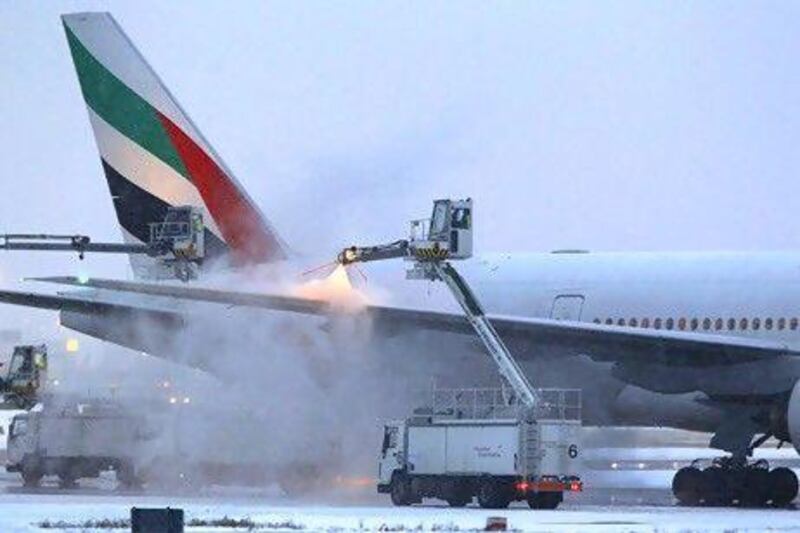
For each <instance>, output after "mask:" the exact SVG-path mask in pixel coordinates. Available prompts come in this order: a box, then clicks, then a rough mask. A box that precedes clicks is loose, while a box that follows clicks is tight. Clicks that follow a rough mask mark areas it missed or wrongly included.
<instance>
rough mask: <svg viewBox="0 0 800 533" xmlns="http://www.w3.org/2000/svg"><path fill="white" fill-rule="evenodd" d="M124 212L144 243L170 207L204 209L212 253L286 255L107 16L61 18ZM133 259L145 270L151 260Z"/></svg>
mask: <svg viewBox="0 0 800 533" xmlns="http://www.w3.org/2000/svg"><path fill="white" fill-rule="evenodd" d="M61 18H62V21H63V24H64V30H65V32H66V35H67V41H68V43H69V48H70V52H71V54H72V59H73V62H74V65H75V70H76V71H77V74H78V80H79V82H80V86H81V91H82V93H83V97H84V100H85V101H86V106H87V108H88V112H89V120H90V122H91V124H92V129H93V130H94V136H95V140H96V142H97V148H98V150H99V152H100V158H101V163H102V166H103V171H104V172H105V176H106V179H107V181H108V186H109V189H110V192H111V196H112V198H113V200H114V207H115V210H116V214H117V219H118V221H119V224H120V226H121V228H122V231H123V235H124V237H125V239H126V240H127V241H129V242H146V241H147V240H148V239H149V224H150V223H153V222H161V221H163V219H164V216H165V214H166V210H167V208H168V206H175V205H194V206H197V207H200V208H201V209H203V215H204V217H203V218H204V222H205V226H206V227H205V243H206V257H207V258H208V259H211V260H213V259H215V258H218V257H226V258H227V260H228V261H229V263H230V264H231V265H232V266H242V265H246V264H255V263H265V262H271V261H276V260H281V259H284V258H286V256H287V251H286V246H285V244H284V243H283V241H282V240H281V239H280V237H279V236H278V234H277V232H276V231H275V230H274V229H273V228H272V225H271V224H270V223H269V221H268V220H267V219H266V218H265V217H264V215H263V214H262V213H261V212H260V210H259V209H258V207H257V206H256V205H255V203H253V201H252V200H251V199H250V197H249V196H248V195H247V193H246V192H245V191H244V189H243V188H242V187H241V186H240V185H239V183H238V182H237V181H236V179H235V178H234V176H233V174H232V173H231V172H230V170H228V168H227V167H226V166H225V163H224V162H223V161H222V159H221V158H220V157H219V156H218V155H217V153H216V152H215V151H214V150H213V148H212V147H211V145H210V144H209V143H208V142H207V141H206V139H205V138H204V137H203V135H202V134H201V133H200V131H199V129H198V128H197V127H196V126H195V125H194V123H193V122H192V121H191V119H190V118H189V116H188V115H187V114H186V113H185V112H184V111H183V109H182V108H181V107H180V105H179V104H178V102H177V101H176V100H175V98H174V97H173V96H172V94H170V92H169V90H168V89H167V88H166V87H165V85H164V84H163V83H162V81H161V79H160V78H159V77H158V76H157V75H156V73H155V72H154V71H153V69H152V68H151V67H150V65H149V64H148V63H147V61H145V59H144V57H142V55H141V54H140V53H139V51H138V50H137V49H136V48H135V46H134V45H133V43H132V42H131V41H130V39H129V38H128V37H127V36H126V35H125V33H124V32H123V31H122V29H121V28H120V26H119V25H118V24H117V22H116V21H115V20H114V18H113V17H112V16H111V14H109V13H73V14H67V15H62V17H61ZM131 257H132V263H133V267H134V273H135V274H136V275H137V277H154V276H153V275H148V270H150V269H151V267H152V260H151V259H149V258H146V257H136V256H131Z"/></svg>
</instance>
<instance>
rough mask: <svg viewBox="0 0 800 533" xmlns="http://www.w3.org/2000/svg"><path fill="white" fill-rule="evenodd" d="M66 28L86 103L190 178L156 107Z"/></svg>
mask: <svg viewBox="0 0 800 533" xmlns="http://www.w3.org/2000/svg"><path fill="white" fill-rule="evenodd" d="M64 29H65V30H66V33H67V40H68V41H69V49H70V52H71V53H72V59H73V61H74V62H75V68H76V70H77V71H78V79H79V81H80V84H81V91H82V92H83V97H84V99H85V100H86V104H87V105H88V106H89V107H91V108H92V109H93V110H94V112H95V113H97V114H98V115H100V117H102V118H103V120H105V121H106V122H108V123H109V124H111V125H112V126H113V127H114V128H116V129H117V130H118V131H119V132H120V133H122V134H123V135H125V136H126V137H128V138H129V139H131V140H132V141H134V142H135V143H136V144H138V145H139V146H141V147H142V148H144V149H145V150H147V151H149V152H150V153H152V154H153V155H155V156H156V157H158V158H159V159H161V160H162V161H164V162H165V163H166V164H168V165H169V166H171V167H172V168H174V169H175V170H176V171H177V172H178V173H180V174H181V175H182V176H184V177H186V178H187V179H191V178H190V176H189V172H188V171H187V170H186V166H185V165H184V164H183V161H182V160H181V158H180V156H179V155H178V152H177V151H176V150H175V147H174V146H173V145H172V141H171V140H170V138H169V136H168V135H167V132H166V131H164V127H163V125H162V124H161V121H160V120H159V118H158V112H157V111H156V109H155V108H154V107H153V106H151V105H150V104H149V103H148V102H147V101H146V100H144V99H143V98H142V97H140V96H139V95H138V94H136V93H135V92H133V91H132V90H131V89H129V88H128V87H127V86H126V85H125V84H124V83H122V81H120V80H119V78H117V77H116V76H114V75H113V74H112V73H111V72H109V70H108V69H106V68H105V67H104V66H103V64H102V63H100V62H99V61H98V60H97V59H95V58H94V56H92V54H91V53H89V51H88V50H87V49H86V47H85V46H84V45H83V44H82V43H81V42H80V40H78V38H77V37H76V36H75V34H73V33H72V31H71V30H70V29H69V27H68V26H67V25H66V24H64Z"/></svg>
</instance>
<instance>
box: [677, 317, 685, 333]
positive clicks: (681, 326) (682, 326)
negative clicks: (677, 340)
mask: <svg viewBox="0 0 800 533" xmlns="http://www.w3.org/2000/svg"><path fill="white" fill-rule="evenodd" d="M678 329H679V330H681V331H683V330H685V329H686V319H685V318H681V319H680V320H678Z"/></svg>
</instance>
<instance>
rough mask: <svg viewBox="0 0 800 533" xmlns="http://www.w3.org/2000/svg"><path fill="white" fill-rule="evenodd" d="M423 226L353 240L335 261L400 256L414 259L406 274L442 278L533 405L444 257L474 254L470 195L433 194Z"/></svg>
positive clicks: (507, 377)
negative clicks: (381, 239)
mask: <svg viewBox="0 0 800 533" xmlns="http://www.w3.org/2000/svg"><path fill="white" fill-rule="evenodd" d="M425 226H426V224H425V223H424V222H422V223H420V221H413V222H412V223H411V228H412V231H411V237H410V239H409V240H398V241H394V242H392V243H389V244H383V245H378V246H364V247H358V246H351V247H350V248H345V249H344V250H342V252H341V253H340V254H339V256H338V258H337V259H338V261H339V263H341V264H343V265H349V264H352V263H366V262H369V261H380V260H383V259H395V258H400V257H402V258H404V259H407V260H411V261H413V262H414V264H413V267H412V268H411V270H409V271H408V273H407V277H408V278H410V279H428V280H441V281H444V282H445V284H446V285H447V287H448V288H449V289H450V292H452V293H453V296H454V297H455V299H456V301H457V302H458V304H459V305H460V306H461V308H462V309H463V310H464V313H465V314H466V315H467V320H468V321H469V323H470V325H471V326H472V328H473V329H474V330H475V332H476V333H477V334H478V337H479V338H480V339H481V342H483V345H484V346H485V347H486V350H487V351H488V352H489V355H490V356H491V357H492V360H493V361H494V362H495V364H496V365H497V369H498V371H499V372H500V375H501V376H502V378H503V380H504V381H505V382H506V383H508V385H509V386H510V387H511V389H512V390H513V391H514V397H515V398H516V399H517V401H519V402H521V403H522V404H523V405H524V406H525V407H528V408H534V407H536V405H537V403H538V398H537V395H536V391H535V390H534V388H533V386H531V383H530V382H529V381H528V378H527V377H526V376H525V373H524V372H523V371H522V368H521V367H520V366H519V363H517V361H516V360H515V359H514V357H513V356H512V355H511V352H509V350H508V348H507V347H506V345H505V343H504V342H503V339H501V338H500V335H498V334H497V331H495V329H494V326H492V324H491V322H489V319H488V318H486V314H485V313H484V312H483V307H482V306H481V304H480V302H479V301H478V298H477V297H476V296H475V293H473V292H472V289H470V287H469V285H468V284H467V282H466V280H464V278H462V277H461V275H460V274H459V273H458V271H456V269H455V268H454V267H453V265H451V264H450V263H449V262H448V261H447V259H448V258H452V259H467V258H469V257H471V256H472V200H470V199H467V200H436V201H435V202H434V205H433V213H432V216H431V220H430V224H429V226H428V228H429V229H427V231H426V229H425ZM420 227H422V228H423V232H422V234H421V235H419V236H415V232H414V228H420Z"/></svg>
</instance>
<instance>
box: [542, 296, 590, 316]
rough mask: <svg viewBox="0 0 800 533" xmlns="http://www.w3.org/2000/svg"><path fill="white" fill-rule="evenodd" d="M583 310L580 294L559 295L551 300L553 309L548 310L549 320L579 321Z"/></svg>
mask: <svg viewBox="0 0 800 533" xmlns="http://www.w3.org/2000/svg"><path fill="white" fill-rule="evenodd" d="M582 310H583V295H581V294H560V295H558V296H556V298H555V300H553V308H552V309H551V310H550V318H552V319H555V320H573V321H578V320H580V319H581V311H582Z"/></svg>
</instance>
